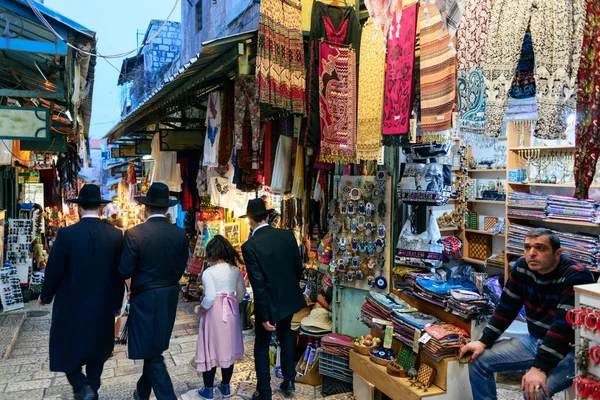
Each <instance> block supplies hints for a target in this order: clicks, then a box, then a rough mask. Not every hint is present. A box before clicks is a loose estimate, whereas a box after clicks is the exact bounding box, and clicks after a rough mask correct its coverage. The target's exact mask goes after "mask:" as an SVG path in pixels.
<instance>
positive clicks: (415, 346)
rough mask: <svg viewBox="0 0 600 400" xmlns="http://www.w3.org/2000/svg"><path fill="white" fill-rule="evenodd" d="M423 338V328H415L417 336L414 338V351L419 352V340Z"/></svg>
mask: <svg viewBox="0 0 600 400" xmlns="http://www.w3.org/2000/svg"><path fill="white" fill-rule="evenodd" d="M420 339H421V330H420V329H415V337H414V338H413V351H414V352H415V353H417V354H419V340H420Z"/></svg>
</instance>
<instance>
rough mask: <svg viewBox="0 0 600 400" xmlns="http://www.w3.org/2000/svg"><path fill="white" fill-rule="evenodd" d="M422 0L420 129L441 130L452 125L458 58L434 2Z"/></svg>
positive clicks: (423, 130)
mask: <svg viewBox="0 0 600 400" xmlns="http://www.w3.org/2000/svg"><path fill="white" fill-rule="evenodd" d="M421 1H422V3H421V7H420V9H419V23H420V25H421V60H420V62H421V130H422V132H441V131H446V130H449V129H450V128H451V127H452V109H453V107H454V98H455V96H456V81H455V80H456V60H455V57H454V54H453V53H454V51H453V50H452V47H451V46H450V36H449V35H448V32H447V31H442V27H443V23H442V17H441V15H440V13H439V12H438V10H437V8H436V7H435V5H434V4H433V3H429V4H428V5H426V2H425V1H424V0H421Z"/></svg>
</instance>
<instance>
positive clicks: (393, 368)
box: [387, 361, 408, 378]
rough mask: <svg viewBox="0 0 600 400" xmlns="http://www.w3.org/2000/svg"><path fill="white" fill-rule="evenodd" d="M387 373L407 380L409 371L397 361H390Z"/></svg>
mask: <svg viewBox="0 0 600 400" xmlns="http://www.w3.org/2000/svg"><path fill="white" fill-rule="evenodd" d="M387 373H388V374H390V375H392V376H398V377H400V378H406V377H407V376H408V371H406V370H405V369H404V368H402V367H401V366H399V365H398V364H397V363H396V361H390V362H389V363H388V364H387Z"/></svg>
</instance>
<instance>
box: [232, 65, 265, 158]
mask: <svg viewBox="0 0 600 400" xmlns="http://www.w3.org/2000/svg"><path fill="white" fill-rule="evenodd" d="M255 81H256V79H255V77H254V76H250V75H238V76H237V77H236V78H235V110H234V117H233V135H234V143H235V148H236V150H239V149H241V148H242V145H244V144H246V145H247V144H248V143H247V142H246V143H243V141H242V136H243V125H244V118H245V117H246V112H248V117H249V119H250V124H251V126H252V146H251V147H252V150H253V151H258V137H259V135H260V105H259V103H258V94H257V91H256V86H255V84H256V82H255Z"/></svg>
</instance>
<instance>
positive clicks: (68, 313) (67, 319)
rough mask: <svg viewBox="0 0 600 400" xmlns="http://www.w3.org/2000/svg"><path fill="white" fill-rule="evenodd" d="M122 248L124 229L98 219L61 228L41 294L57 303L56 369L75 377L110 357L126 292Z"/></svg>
mask: <svg viewBox="0 0 600 400" xmlns="http://www.w3.org/2000/svg"><path fill="white" fill-rule="evenodd" d="M122 245H123V234H122V233H121V231H120V230H118V229H117V228H114V227H112V226H110V225H109V224H107V223H105V222H103V221H101V220H100V219H98V218H83V219H82V220H81V221H80V222H79V223H77V224H75V225H72V226H70V227H67V228H62V229H59V230H58V234H57V236H56V241H55V242H54V245H53V246H52V251H51V252H50V258H49V259H48V265H47V266H46V275H45V279H44V287H43V289H42V293H41V295H40V297H41V299H42V301H43V302H44V303H46V304H49V303H51V302H52V300H54V306H53V311H52V326H51V328H50V370H52V371H60V372H66V373H71V372H73V371H75V370H77V369H79V368H81V366H82V365H85V364H87V363H88V361H90V360H93V361H96V360H102V361H106V360H107V359H108V358H109V357H110V355H111V353H112V351H113V347H114V328H115V311H116V310H119V309H120V308H121V307H122V305H123V296H124V294H125V291H124V288H125V285H124V281H123V278H122V277H121V275H120V274H119V271H118V267H119V260H120V258H121V250H122Z"/></svg>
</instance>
